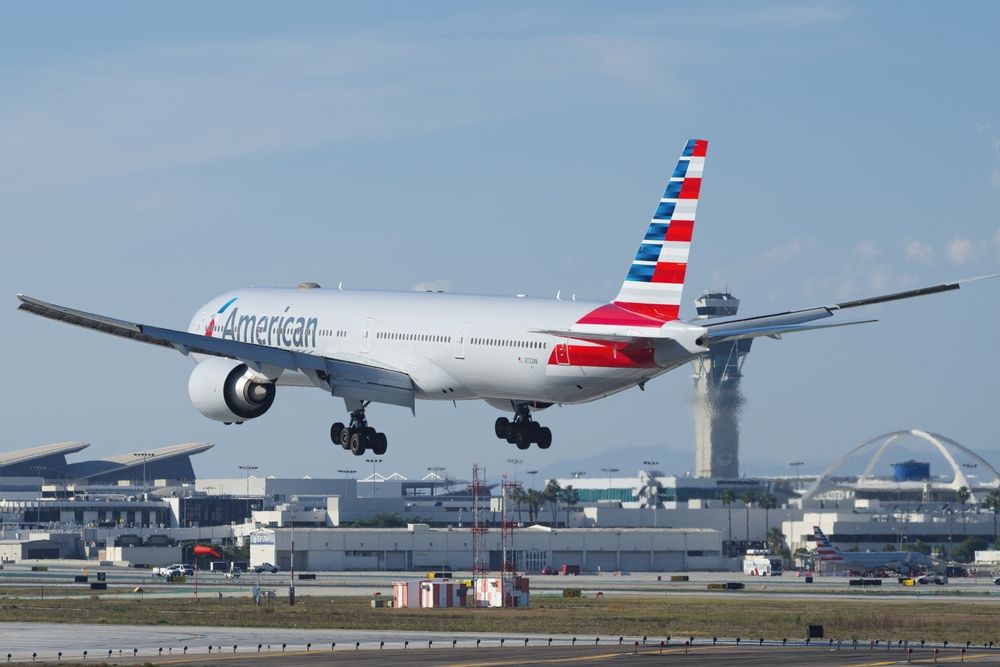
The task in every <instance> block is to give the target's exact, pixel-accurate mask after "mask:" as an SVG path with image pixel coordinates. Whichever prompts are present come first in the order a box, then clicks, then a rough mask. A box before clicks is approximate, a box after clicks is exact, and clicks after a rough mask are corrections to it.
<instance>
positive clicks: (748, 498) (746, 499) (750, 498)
mask: <svg viewBox="0 0 1000 667" xmlns="http://www.w3.org/2000/svg"><path fill="white" fill-rule="evenodd" d="M740 500H742V501H743V504H744V505H746V506H747V542H748V543H749V542H750V508H751V507H753V503H754V501H755V500H757V494H756V493H754V492H753V489H747V490H746V491H744V492H743V495H741V496H740Z"/></svg>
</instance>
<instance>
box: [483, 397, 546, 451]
mask: <svg viewBox="0 0 1000 667" xmlns="http://www.w3.org/2000/svg"><path fill="white" fill-rule="evenodd" d="M494 428H495V430H496V435H497V437H498V438H500V439H501V440H506V441H507V442H509V443H511V444H512V445H517V448H518V449H527V448H528V447H530V446H531V443H533V442H534V443H535V444H537V445H538V448H539V449H548V448H549V446H550V445H552V431H551V430H550V429H549V427H548V426H541V425H540V424H539V423H538V422H536V421H534V420H533V419H532V418H531V411H530V410H529V409H528V406H527V405H526V404H521V405H519V406H517V412H516V413H514V419H513V420H510V419H507V418H506V417H498V418H497V421H496V425H495V427H494Z"/></svg>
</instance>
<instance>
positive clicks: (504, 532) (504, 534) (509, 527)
mask: <svg viewBox="0 0 1000 667" xmlns="http://www.w3.org/2000/svg"><path fill="white" fill-rule="evenodd" d="M502 488H503V496H502V497H501V502H500V509H501V512H500V554H501V556H500V558H501V560H500V578H501V579H502V580H503V582H502V584H501V586H502V588H501V590H502V591H503V606H505V607H513V606H514V599H513V598H512V597H511V596H510V595H509V594H508V592H509V591H512V590H513V581H514V575H515V574H516V572H517V551H516V547H515V544H514V529H515V528H516V527H517V523H516V522H515V521H514V517H513V514H512V510H511V507H512V505H513V504H514V503H513V501H512V499H511V496H513V495H514V493H515V491H516V490H517V489H520V488H521V483H520V482H508V481H507V476H506V475H504V479H503V487H502Z"/></svg>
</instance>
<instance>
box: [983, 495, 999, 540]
mask: <svg viewBox="0 0 1000 667" xmlns="http://www.w3.org/2000/svg"><path fill="white" fill-rule="evenodd" d="M983 507H985V508H986V509H988V510H992V512H993V545H994V548H997V549H1000V539H998V538H997V513H998V512H1000V490H997V489H993V490H992V491H990V492H989V495H987V496H986V498H985V499H984V500H983Z"/></svg>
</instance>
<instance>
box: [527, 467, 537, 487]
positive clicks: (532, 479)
mask: <svg viewBox="0 0 1000 667" xmlns="http://www.w3.org/2000/svg"><path fill="white" fill-rule="evenodd" d="M525 472H527V473H528V474H529V475H530V476H531V488H535V475H537V474H538V471H537V470H526V471H525Z"/></svg>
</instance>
